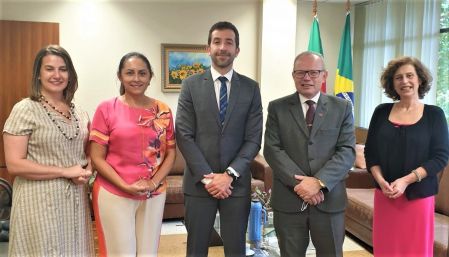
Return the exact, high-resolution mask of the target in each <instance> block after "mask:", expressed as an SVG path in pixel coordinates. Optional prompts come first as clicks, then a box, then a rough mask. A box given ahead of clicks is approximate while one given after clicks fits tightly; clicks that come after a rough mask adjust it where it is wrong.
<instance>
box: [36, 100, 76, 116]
mask: <svg viewBox="0 0 449 257" xmlns="http://www.w3.org/2000/svg"><path fill="white" fill-rule="evenodd" d="M39 100H41V101H44V102H45V103H46V104H47V105H48V106H50V107H51V108H52V109H53V110H55V111H56V112H57V113H59V114H61V115H62V116H64V117H66V118H67V119H68V120H70V114H71V111H72V109H73V108H74V107H75V106H74V105H73V103H71V104H70V110H69V111H68V112H67V114H65V113H64V112H62V111H60V110H59V109H58V108H56V106H54V105H53V104H51V103H50V102H49V101H48V100H47V98H45V96H43V95H41V96H40V97H39Z"/></svg>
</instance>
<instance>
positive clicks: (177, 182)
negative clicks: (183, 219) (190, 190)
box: [165, 176, 184, 204]
mask: <svg viewBox="0 0 449 257" xmlns="http://www.w3.org/2000/svg"><path fill="white" fill-rule="evenodd" d="M182 180H183V176H167V178H166V181H167V198H166V199H165V203H166V204H167V203H184V193H183V191H182Z"/></svg>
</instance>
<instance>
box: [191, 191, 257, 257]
mask: <svg viewBox="0 0 449 257" xmlns="http://www.w3.org/2000/svg"><path fill="white" fill-rule="evenodd" d="M184 204H185V225H186V229H187V256H188V257H206V256H207V254H208V248H209V241H210V237H211V232H212V229H213V225H214V221H215V216H216V213H217V210H218V211H219V212H220V235H221V238H222V239H223V246H224V253H225V256H227V257H244V256H245V242H246V227H247V225H248V215H249V209H250V196H245V197H232V196H231V197H228V198H227V199H223V200H218V199H216V198H213V197H196V196H189V195H184Z"/></svg>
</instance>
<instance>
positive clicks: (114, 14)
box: [3, 1, 260, 115]
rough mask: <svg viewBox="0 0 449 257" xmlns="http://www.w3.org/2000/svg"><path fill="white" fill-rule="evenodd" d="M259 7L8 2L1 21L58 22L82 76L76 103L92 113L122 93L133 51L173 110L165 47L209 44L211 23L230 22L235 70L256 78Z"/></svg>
mask: <svg viewBox="0 0 449 257" xmlns="http://www.w3.org/2000/svg"><path fill="white" fill-rule="evenodd" d="M259 5H260V2H258V1H245V2H233V3H232V4H228V2H226V1H223V2H220V1H219V2H212V3H204V2H197V1H177V2H175V1H169V2H125V1H120V2H98V1H96V2H94V1H90V2H87V1H86V2H65V1H53V2H39V3H36V2H14V1H13V2H10V1H7V2H6V3H3V8H4V12H3V14H4V15H3V19H7V20H22V21H47V22H58V23H60V44H61V45H62V46H63V47H64V48H66V49H67V51H68V52H69V53H70V55H71V56H72V59H73V61H74V64H75V67H76V69H77V72H78V76H79V89H78V91H77V93H76V95H75V98H76V99H75V101H76V103H77V104H78V105H79V106H81V107H82V108H83V109H85V110H87V111H88V112H89V114H90V115H93V113H94V111H95V108H96V106H97V105H98V103H99V102H100V101H102V100H105V99H107V98H110V97H113V96H117V95H118V89H119V81H118V80H117V78H116V71H117V66H118V63H119V60H120V58H121V57H122V56H123V55H124V54H125V53H127V52H129V51H140V52H142V53H144V54H145V55H146V56H147V57H148V58H149V60H150V62H151V64H152V65H153V69H154V72H155V75H156V76H155V78H154V79H153V80H152V81H151V86H150V88H149V89H148V91H147V94H148V95H149V96H151V97H155V98H157V99H160V100H162V101H164V102H166V103H168V104H169V105H170V107H171V108H172V110H173V111H174V112H175V111H176V106H177V99H178V93H162V91H161V46H160V45H161V43H185V44H206V43H207V35H208V31H209V28H210V26H211V25H212V24H213V23H215V22H217V21H219V20H228V21H231V22H232V23H234V24H235V25H236V26H237V28H238V29H239V32H240V49H241V51H240V54H239V56H238V57H237V59H236V61H235V65H234V68H235V69H236V70H237V71H238V72H240V73H243V74H245V75H247V76H249V77H251V78H253V79H257V74H258V72H257V58H258V57H257V54H258V47H257V46H258V42H257V40H258V34H259V33H258V28H259V25H258V23H259V20H260V18H259ZM217 10H219V11H217ZM212 14H213V15H212ZM30 72H31V71H30Z"/></svg>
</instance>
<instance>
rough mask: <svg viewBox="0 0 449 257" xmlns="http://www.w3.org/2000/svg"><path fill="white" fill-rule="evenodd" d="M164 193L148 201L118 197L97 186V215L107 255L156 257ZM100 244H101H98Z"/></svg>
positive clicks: (111, 256) (99, 230)
mask: <svg viewBox="0 0 449 257" xmlns="http://www.w3.org/2000/svg"><path fill="white" fill-rule="evenodd" d="M165 197H166V193H165V192H164V193H162V194H160V195H157V196H153V197H152V198H150V199H147V200H134V199H129V198H125V197H121V196H117V195H115V194H112V193H110V192H108V191H107V190H106V189H104V188H103V187H101V186H100V188H99V191H98V206H94V209H95V210H97V211H98V215H96V217H97V219H98V218H99V220H96V224H97V228H100V227H101V229H97V233H98V238H99V240H102V238H101V237H103V240H104V241H103V242H104V247H105V249H100V255H101V253H102V252H103V253H106V256H107V257H157V250H158V246H159V238H160V234H161V226H162V216H163V212H164V204H165ZM101 246H102V245H101V244H100V247H101Z"/></svg>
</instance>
